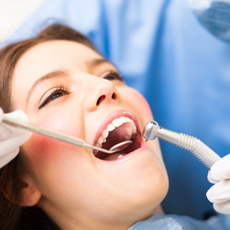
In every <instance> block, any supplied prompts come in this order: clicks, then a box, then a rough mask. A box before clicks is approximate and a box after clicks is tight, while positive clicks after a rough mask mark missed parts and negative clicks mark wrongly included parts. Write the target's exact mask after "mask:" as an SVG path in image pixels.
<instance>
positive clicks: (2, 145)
mask: <svg viewBox="0 0 230 230" xmlns="http://www.w3.org/2000/svg"><path fill="white" fill-rule="evenodd" d="M3 115H4V113H3V110H2V109H1V108H0V168H2V167H3V166H5V165H6V164H7V163H8V162H10V161H11V160H12V159H13V158H15V157H16V156H17V154H18V152H19V147H20V145H22V144H23V143H25V142H26V141H27V140H28V139H29V138H30V137H31V135H32V132H30V131H27V130H23V129H21V128H16V127H13V126H10V125H7V124H5V123H3V122H2V119H3ZM7 116H10V117H12V118H15V119H18V120H20V121H27V122H28V117H27V116H26V114H25V113H24V112H23V111H21V110H16V111H14V112H12V113H8V114H7Z"/></svg>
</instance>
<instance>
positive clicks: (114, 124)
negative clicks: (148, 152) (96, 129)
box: [95, 116, 137, 148]
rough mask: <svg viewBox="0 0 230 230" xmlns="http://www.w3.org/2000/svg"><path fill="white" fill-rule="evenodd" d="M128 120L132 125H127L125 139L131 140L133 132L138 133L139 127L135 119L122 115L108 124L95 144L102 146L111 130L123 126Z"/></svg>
mask: <svg viewBox="0 0 230 230" xmlns="http://www.w3.org/2000/svg"><path fill="white" fill-rule="evenodd" d="M128 122H129V123H130V126H128V127H126V135H125V139H126V140H130V138H131V136H132V134H133V133H136V131H137V128H136V125H135V124H134V121H133V120H131V119H130V118H128V117H124V116H122V117H119V118H116V119H114V120H113V121H112V122H111V123H110V124H108V125H107V127H106V128H105V130H104V131H103V132H102V133H101V136H100V137H99V138H98V140H97V143H96V144H95V146H97V147H100V148H101V146H102V143H104V142H106V138H107V137H108V135H109V132H110V131H113V130H114V129H115V128H117V127H119V126H121V125H122V124H124V123H128Z"/></svg>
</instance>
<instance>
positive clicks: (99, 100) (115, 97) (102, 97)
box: [97, 93, 117, 105]
mask: <svg viewBox="0 0 230 230" xmlns="http://www.w3.org/2000/svg"><path fill="white" fill-rule="evenodd" d="M105 98H106V96H105V95H102V96H100V97H99V98H98V100H97V105H100V104H101V102H102V101H104V100H105ZM111 98H112V99H113V100H116V99H117V95H116V94H115V93H113V94H112V96H111Z"/></svg>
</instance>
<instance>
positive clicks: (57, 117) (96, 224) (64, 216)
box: [12, 40, 168, 229]
mask: <svg viewBox="0 0 230 230" xmlns="http://www.w3.org/2000/svg"><path fill="white" fill-rule="evenodd" d="M98 59H103V58H102V56H101V55H99V54H98V53H96V52H95V51H93V50H92V49H90V48H88V47H86V46H84V45H82V44H79V43H76V42H72V41H60V40H59V41H49V42H44V43H41V44H38V45H36V46H34V47H32V48H30V49H29V50H28V51H27V52H26V53H25V54H24V55H23V56H22V57H21V58H20V59H19V61H18V63H17V65H16V68H15V70H14V75H13V81H12V92H13V95H12V100H13V105H14V108H15V109H21V110H23V111H24V112H25V113H26V114H27V115H28V117H29V120H30V122H31V123H32V124H36V125H39V126H42V127H46V128H49V129H52V130H55V131H59V132H62V133H65V134H68V135H71V136H74V137H78V138H81V139H84V140H85V141H86V142H88V143H90V144H95V141H96V136H97V135H98V132H99V131H98V130H101V129H102V126H103V125H104V124H105V123H107V122H108V120H109V119H111V117H112V118H114V117H120V116H121V115H122V114H123V113H126V114H131V116H135V117H136V119H137V122H138V125H139V128H140V130H143V128H144V126H145V124H146V123H147V121H149V120H150V119H153V117H152V113H151V111H150V108H149V106H148V103H147V102H146V100H145V99H144V98H143V97H142V96H141V95H140V94H139V93H138V92H137V91H136V90H134V89H132V88H130V87H128V86H126V85H125V83H124V82H122V81H120V80H117V79H116V78H114V76H113V74H112V77H113V78H112V79H110V78H109V79H108V77H107V76H108V74H109V73H110V72H111V71H113V72H117V69H116V68H115V67H114V66H113V65H112V64H111V63H109V62H105V61H101V63H97V64H95V63H96V62H95V60H98ZM93 60H94V65H92V61H93ZM90 63H91V64H90ZM57 70H58V71H59V70H61V71H63V72H64V73H65V74H64V75H63V74H60V73H59V76H56V77H54V75H55V74H49V73H52V72H53V71H57ZM46 74H49V76H48V78H46V79H45V80H44V79H43V81H39V82H38V83H37V84H36V86H35V87H33V85H34V83H35V82H37V80H38V79H40V78H42V77H43V76H44V75H46ZM110 75H111V74H110ZM50 76H51V77H50ZM22 79H23V80H22ZM60 86H62V88H63V87H64V89H65V90H66V91H67V92H68V93H63V92H62V91H61V90H60V92H59V94H57V95H56V96H55V97H53V98H52V99H53V100H50V101H49V103H48V104H46V105H45V106H44V107H42V108H40V109H39V106H40V105H41V104H42V103H43V101H44V99H45V98H47V97H48V96H49V94H50V93H51V92H52V91H53V90H55V89H58V88H60ZM31 87H32V88H33V90H32V91H31ZM28 95H29V96H28ZM22 148H23V150H24V154H26V156H27V157H28V158H29V160H30V162H31V165H32V171H31V172H28V173H27V174H26V175H25V176H24V177H23V178H22V180H23V181H24V182H25V188H24V189H23V200H22V205H26V206H30V205H35V204H37V205H38V206H39V207H41V208H42V209H43V210H44V211H45V212H46V213H47V214H48V215H49V216H50V217H51V218H52V219H53V220H54V221H55V222H56V223H57V224H58V225H59V226H60V227H61V229H127V228H128V227H130V226H131V225H133V224H134V223H135V222H136V221H138V220H141V219H145V218H147V217H149V216H151V215H152V214H154V213H162V210H161V207H160V203H161V201H162V200H163V199H164V197H165V195H166V193H167V191H168V177H167V173H166V170H165V166H164V163H163V160H162V156H161V151H160V147H159V144H158V141H156V140H155V141H149V142H148V143H147V144H146V143H145V142H144V140H143V138H142V143H141V148H139V149H138V150H136V151H135V152H133V153H132V154H129V155H127V156H126V157H122V158H120V159H119V160H116V161H103V160H100V159H98V158H96V157H95V156H94V155H93V150H92V149H86V148H80V147H77V146H72V145H70V144H67V143H63V142H60V141H57V140H54V139H51V138H48V137H45V136H41V135H38V134H35V133H33V135H32V137H31V138H30V139H29V140H28V141H27V142H26V143H25V144H24V145H23V146H22Z"/></svg>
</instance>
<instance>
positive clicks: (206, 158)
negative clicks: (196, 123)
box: [142, 121, 220, 169]
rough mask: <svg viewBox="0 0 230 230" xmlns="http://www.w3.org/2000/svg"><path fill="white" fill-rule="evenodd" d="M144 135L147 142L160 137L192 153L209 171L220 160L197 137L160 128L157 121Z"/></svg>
mask: <svg viewBox="0 0 230 230" xmlns="http://www.w3.org/2000/svg"><path fill="white" fill-rule="evenodd" d="M142 135H143V137H144V138H145V139H146V141H147V140H154V139H155V138H156V137H159V138H161V139H163V140H165V141H168V142H169V143H171V144H174V145H176V146H179V147H181V148H183V149H185V150H187V151H189V152H191V153H192V154H193V155H194V156H195V157H196V158H197V159H198V160H199V161H200V162H201V163H202V164H203V165H204V166H205V167H207V168H208V169H210V168H211V167H212V165H213V164H214V163H215V162H217V161H218V160H219V159H220V156H219V155H218V154H216V153H215V152H214V151H213V150H212V149H210V148H209V147H208V146H207V145H205V144H204V143H203V142H202V141H200V140H199V139H197V138H196V137H192V136H189V135H186V134H183V133H177V132H174V131H171V130H168V129H164V128H162V127H160V126H159V125H158V123H157V122H156V121H149V122H148V123H147V124H146V126H145V128H144V131H143V133H142Z"/></svg>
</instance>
